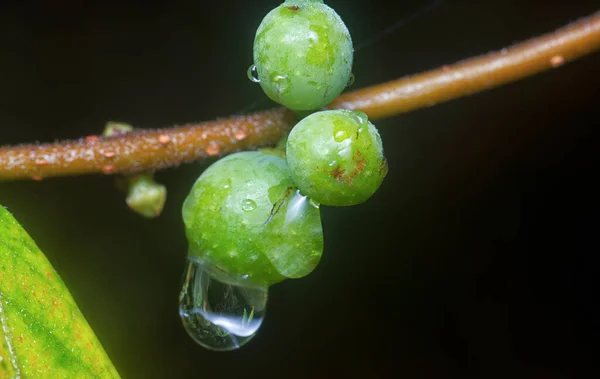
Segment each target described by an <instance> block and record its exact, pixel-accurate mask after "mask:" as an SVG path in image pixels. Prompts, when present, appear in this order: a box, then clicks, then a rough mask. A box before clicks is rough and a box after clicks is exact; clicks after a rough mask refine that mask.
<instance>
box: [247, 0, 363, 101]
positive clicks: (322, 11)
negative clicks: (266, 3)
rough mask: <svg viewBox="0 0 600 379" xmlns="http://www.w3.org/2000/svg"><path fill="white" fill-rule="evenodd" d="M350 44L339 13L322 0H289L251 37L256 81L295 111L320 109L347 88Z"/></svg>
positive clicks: (349, 69) (271, 97) (350, 56)
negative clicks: (252, 38)
mask: <svg viewBox="0 0 600 379" xmlns="http://www.w3.org/2000/svg"><path fill="white" fill-rule="evenodd" d="M352 54H353V47H352V39H351V37H350V33H349V31H348V29H347V28H346V25H345V24H344V22H343V21H342V19H341V18H340V16H339V15H338V14H337V13H336V12H335V11H334V10H333V9H331V8H330V7H328V6H327V5H325V4H323V2H322V1H310V0H288V1H285V2H284V3H283V4H281V5H280V6H278V7H277V8H275V9H273V10H272V11H271V12H269V13H268V14H267V15H266V16H265V18H264V19H263V20H262V22H261V24H260V26H259V27H258V30H257V31H256V37H255V39H254V66H255V67H256V72H257V75H258V78H257V81H260V85H261V87H262V88H263V90H264V92H265V94H266V95H267V96H268V97H269V98H270V99H272V100H273V101H275V102H277V103H279V104H281V105H283V106H285V107H287V108H289V109H292V110H295V111H302V110H315V109H319V108H322V107H323V106H325V105H327V104H329V103H330V102H331V101H332V100H333V99H335V98H336V97H337V96H338V95H339V94H340V93H341V92H342V91H343V90H344V88H346V86H347V84H348V82H349V81H350V78H351V71H352V59H353V56H352Z"/></svg>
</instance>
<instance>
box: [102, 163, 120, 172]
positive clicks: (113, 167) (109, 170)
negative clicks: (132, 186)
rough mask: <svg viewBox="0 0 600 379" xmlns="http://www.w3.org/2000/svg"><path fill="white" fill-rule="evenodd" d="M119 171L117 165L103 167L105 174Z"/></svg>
mask: <svg viewBox="0 0 600 379" xmlns="http://www.w3.org/2000/svg"><path fill="white" fill-rule="evenodd" d="M115 171H117V167H116V166H115V165H112V164H109V165H106V166H104V167H102V172H103V173H105V174H112V173H113V172H115Z"/></svg>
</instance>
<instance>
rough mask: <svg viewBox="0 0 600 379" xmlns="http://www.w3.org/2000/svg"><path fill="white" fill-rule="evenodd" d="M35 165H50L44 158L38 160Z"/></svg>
mask: <svg viewBox="0 0 600 379" xmlns="http://www.w3.org/2000/svg"><path fill="white" fill-rule="evenodd" d="M35 164H36V165H38V166H46V165H48V164H49V163H48V161H47V160H45V159H44V158H39V159H36V161H35Z"/></svg>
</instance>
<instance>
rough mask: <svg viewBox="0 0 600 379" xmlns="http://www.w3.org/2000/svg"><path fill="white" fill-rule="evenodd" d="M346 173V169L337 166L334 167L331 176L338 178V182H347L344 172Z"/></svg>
mask: <svg viewBox="0 0 600 379" xmlns="http://www.w3.org/2000/svg"><path fill="white" fill-rule="evenodd" d="M345 173H346V170H344V169H342V168H340V166H337V167H336V168H334V169H333V170H331V172H330V174H331V176H333V177H334V178H335V180H337V181H338V182H345V181H346V180H345V179H344V174H345Z"/></svg>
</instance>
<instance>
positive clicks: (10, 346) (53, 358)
mask: <svg viewBox="0 0 600 379" xmlns="http://www.w3.org/2000/svg"><path fill="white" fill-rule="evenodd" d="M118 377H119V374H118V373H117V371H116V369H115V368H114V366H113V365H112V363H111V361H110V359H109V358H108V356H107V355H106V353H105V351H104V349H103V348H102V346H101V345H100V342H99V341H98V339H97V337H96V335H95V334H94V332H93V331H92V329H91V328H90V326H89V325H88V323H87V321H86V320H85V318H84V316H83V314H82V313H81V311H80V310H79V308H78V307H77V305H76V304H75V301H74V300H73V298H72V297H71V295H70V294H69V291H68V290H67V288H66V286H65V284H64V283H63V281H62V280H61V279H60V277H59V276H58V274H57V273H56V271H54V269H53V268H52V265H51V264H50V262H48V260H47V259H46V257H45V256H44V254H43V253H42V252H41V251H40V249H39V248H38V247H37V246H36V244H35V242H34V241H33V240H32V239H31V237H30V236H29V235H28V234H27V232H25V230H24V229H23V228H22V227H21V225H19V223H18V222H17V221H16V220H15V218H14V217H13V216H12V215H11V214H10V213H9V212H8V211H7V210H6V209H5V208H4V207H3V206H1V205H0V379H4V378H18V379H25V378H118Z"/></svg>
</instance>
